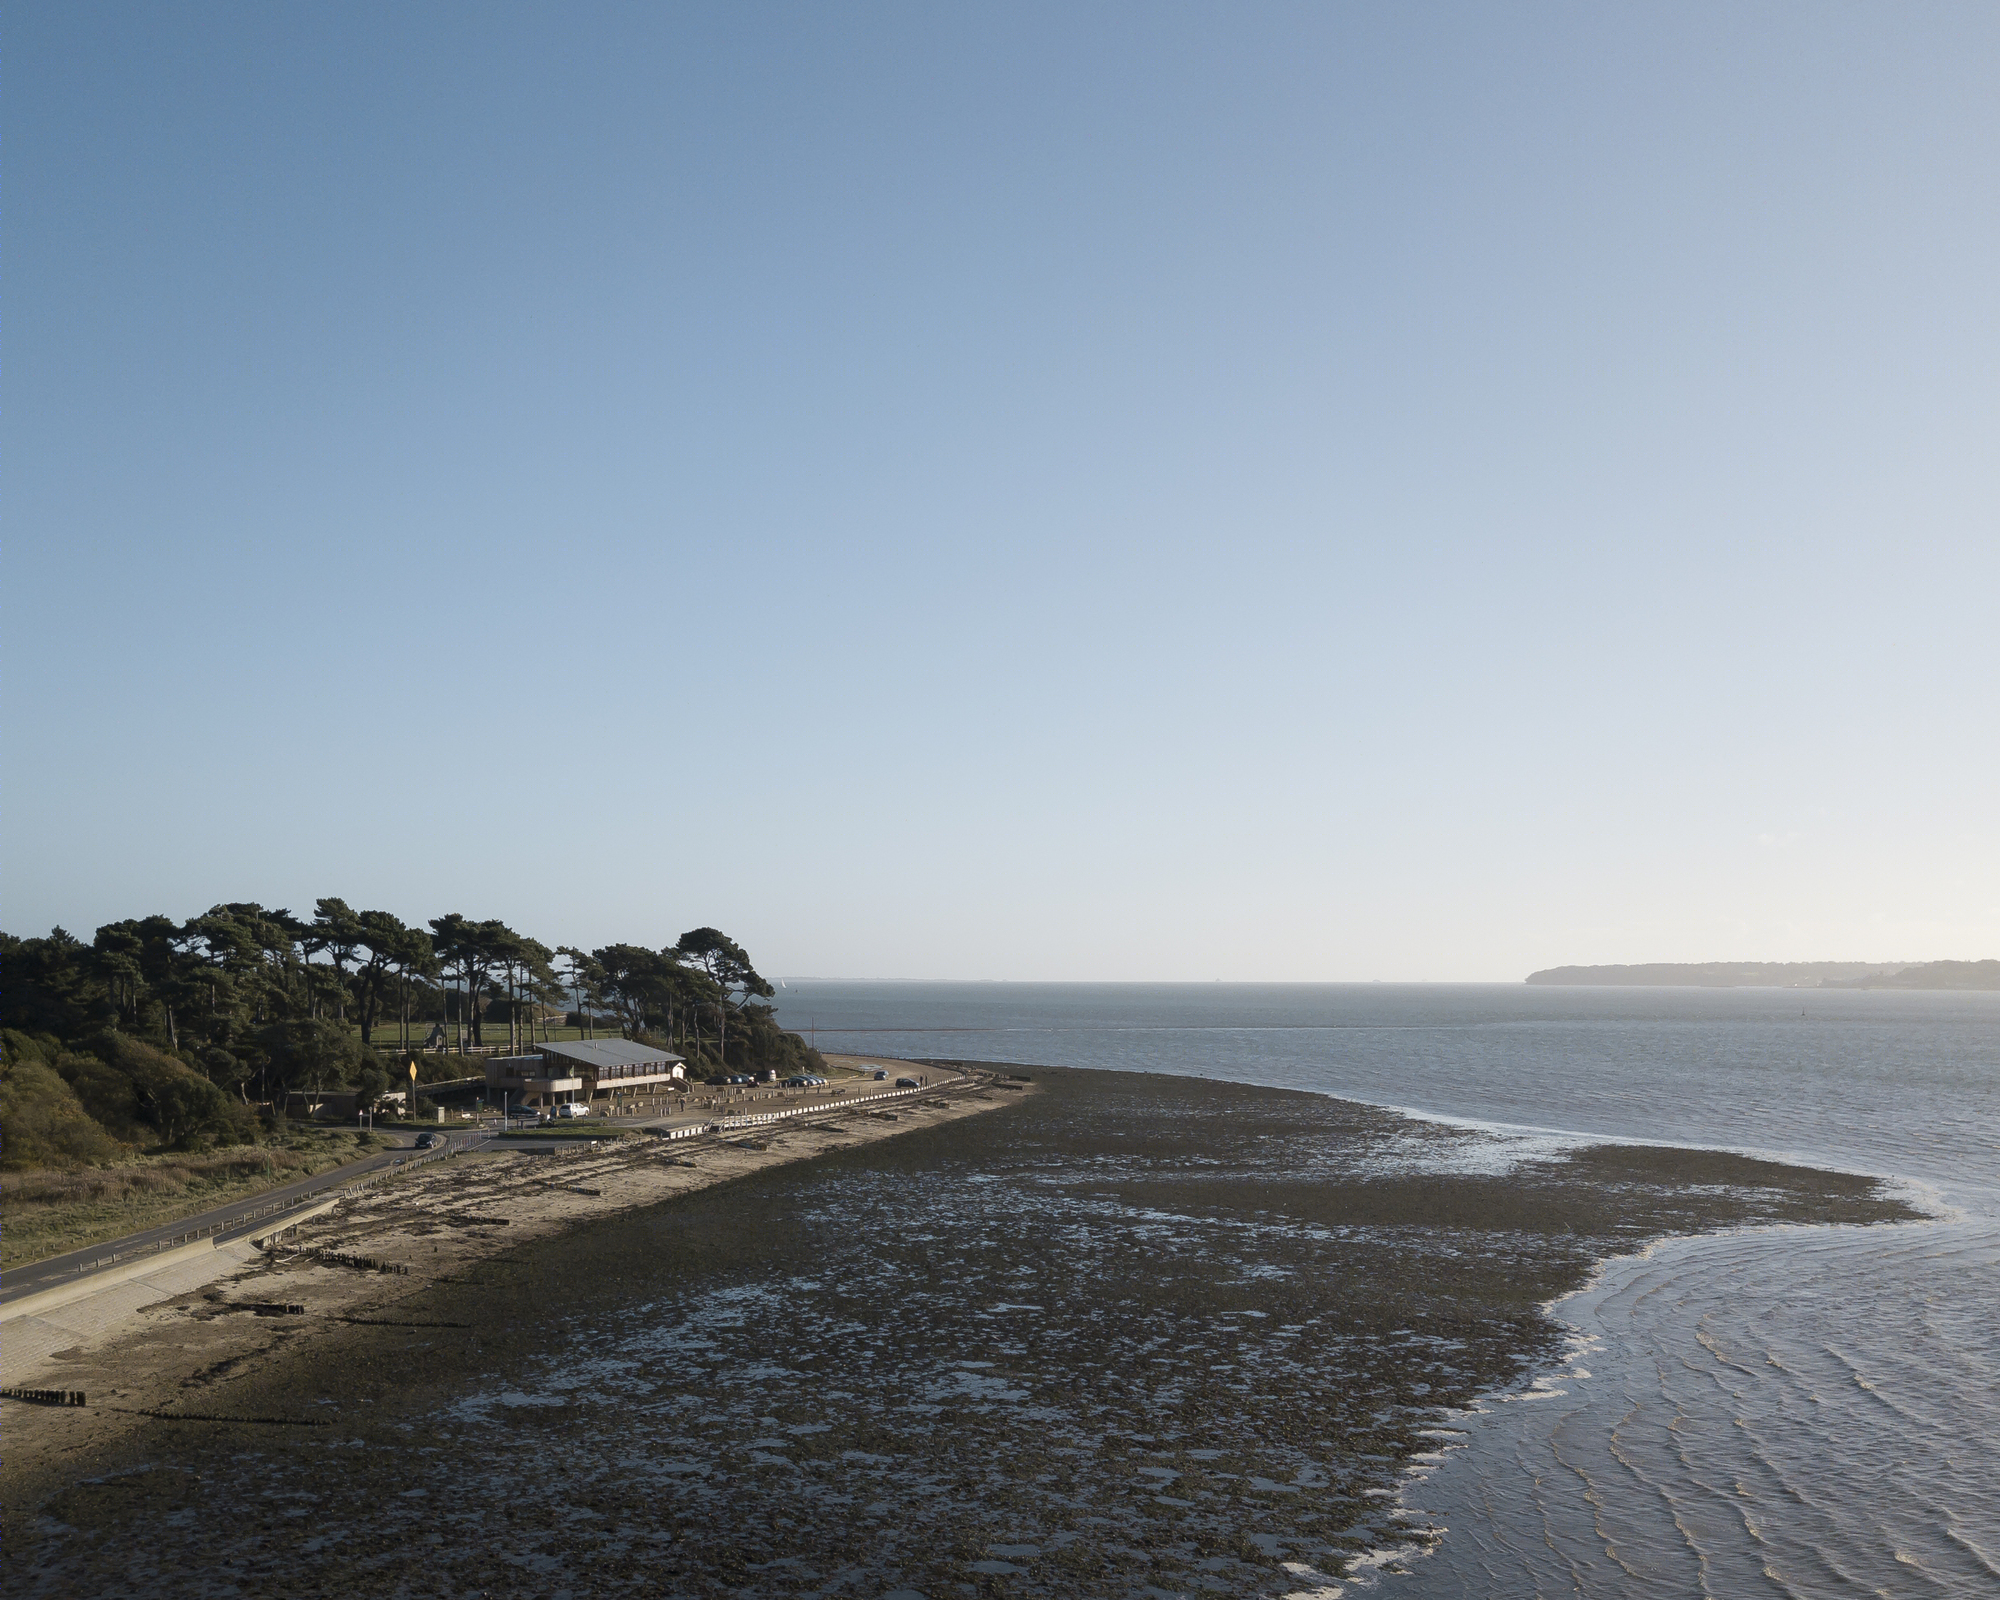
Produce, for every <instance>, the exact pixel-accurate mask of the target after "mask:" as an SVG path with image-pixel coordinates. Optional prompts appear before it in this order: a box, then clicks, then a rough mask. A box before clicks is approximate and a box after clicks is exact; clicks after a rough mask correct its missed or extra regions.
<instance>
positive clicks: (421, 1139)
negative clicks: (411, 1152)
mask: <svg viewBox="0 0 2000 1600" xmlns="http://www.w3.org/2000/svg"><path fill="white" fill-rule="evenodd" d="M437 1142H438V1136H437V1135H436V1134H434V1133H420V1134H418V1135H417V1148H418V1149H419V1150H428V1149H430V1147H431V1146H432V1145H434V1144H436V1143H437Z"/></svg>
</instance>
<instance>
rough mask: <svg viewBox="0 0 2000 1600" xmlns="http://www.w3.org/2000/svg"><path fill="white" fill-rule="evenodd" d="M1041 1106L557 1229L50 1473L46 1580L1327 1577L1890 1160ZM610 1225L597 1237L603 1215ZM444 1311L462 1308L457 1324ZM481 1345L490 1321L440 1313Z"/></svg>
mask: <svg viewBox="0 0 2000 1600" xmlns="http://www.w3.org/2000/svg"><path fill="white" fill-rule="evenodd" d="M1018 1070H1019V1071H1021V1072H1023V1073H1027V1074H1030V1075H1031V1076H1032V1078H1033V1080H1034V1092H1032V1093H1031V1094H1028V1095H1025V1096H1023V1097H1021V1098H1020V1099H1019V1101H1018V1102H1017V1103H1010V1104H1005V1105H1001V1106H999V1107H997V1108H995V1109H993V1110H990V1111H988V1112H986V1113H985V1114H982V1115H979V1116H973V1117H964V1118H959V1119H956V1120H951V1121H943V1122H939V1123H938V1124H936V1125H934V1126H929V1127H924V1128H920V1129H917V1130H915V1131H911V1132H907V1133H903V1134H901V1135H900V1136H898V1137H895V1138H886V1139H879V1140H876V1141H873V1142H870V1143H867V1144H857V1145H856V1146H854V1147H853V1148H830V1149H828V1150H826V1151H825V1152H824V1153H820V1154H817V1155H816V1156H815V1157H814V1158H813V1159H811V1160H810V1161H805V1162H797V1163H793V1164H790V1165H785V1166H773V1167H765V1168H760V1169H757V1170H752V1171H747V1172H744V1173H743V1174H742V1175H740V1176H736V1177H733V1178H730V1179H729V1180H728V1181H726V1182H721V1183H716V1184H712V1185H710V1186H707V1187H703V1188H699V1189H695V1190H692V1191H691V1192H688V1193H685V1194H681V1195H678V1196H676V1197H674V1198H670V1199H667V1200H664V1201H661V1202H659V1203H656V1204H652V1205H649V1206H646V1207H643V1208H641V1209H637V1210H631V1211H626V1212H623V1213H620V1214H618V1215H614V1216H609V1217H603V1218H599V1219H596V1220H589V1221H587V1222H585V1223H584V1224H583V1225H580V1226H574V1227H570V1228H568V1229H566V1230H564V1231H560V1232H553V1233H548V1234H545V1235H544V1236H542V1237H540V1238H537V1239H535V1240H532V1241H530V1242H527V1243H525V1244H521V1245H518V1246H516V1245H509V1246H505V1247H502V1246H500V1245H498V1244H497V1242H496V1244H495V1246H494V1248H493V1250H492V1251H491V1253H489V1254H487V1255H485V1256H484V1257H483V1258H482V1260H481V1261H480V1263H479V1264H478V1265H477V1266H476V1267H473V1268H469V1269H467V1270H465V1271H463V1272H459V1273H455V1274H453V1275H452V1276H453V1278H454V1280H455V1281H445V1282H434V1283H428V1284H425V1285H422V1286H420V1287H418V1288H417V1289H415V1290H414V1291H413V1292H412V1293H410V1294H409V1295H407V1296H405V1297H404V1298H403V1299H401V1300H400V1301H399V1303H398V1311H397V1316H396V1318H395V1319H394V1320H396V1321H398V1322H400V1323H402V1324H404V1325H403V1326H400V1327H385V1326H379V1325H357V1326H350V1327H344V1328H342V1329H340V1330H338V1331H331V1332H328V1333H327V1334H326V1335H325V1336H323V1337H320V1338H316V1339H314V1340H312V1341H310V1342H308V1343H303V1344H301V1345H300V1347H299V1348H298V1349H297V1350H296V1352H294V1353H292V1354H289V1355H283V1354H281V1355H278V1356H274V1357H273V1358H271V1359H270V1360H268V1361H266V1362H265V1363H264V1364H262V1365H261V1366H258V1367H256V1368H254V1369H253V1370H249V1371H246V1372H245V1373H244V1374H243V1375H242V1376H241V1377H235V1378H231V1379H229V1380H228V1381H227V1382H226V1383H222V1384H220V1385H213V1384H212V1385H211V1386H210V1387H209V1388H208V1389H207V1391H206V1399H205V1401H204V1409H205V1410H207V1411H209V1412H211V1413H224V1412H226V1413H227V1414H230V1415H234V1416H243V1417H249V1416H280V1417H290V1418H295V1419H299V1420H301V1421H310V1422H318V1423H324V1424H326V1426H320V1427H284V1426H272V1425H269V1424H247V1423H246V1424H230V1423H215V1422H200V1423H194V1422H156V1423H151V1424H148V1425H146V1426H144V1427H142V1428H140V1429H139V1430H138V1431H136V1432H132V1433H128V1434H125V1435H122V1436H120V1437H118V1438H116V1439H111V1440H107V1441H105V1442H103V1443H101V1444H99V1445H96V1446H94V1447H92V1448H91V1449H89V1450H88V1451H85V1452H83V1453H82V1454H80V1455H79V1456H78V1457H77V1458H75V1459H74V1460H72V1461H70V1462H67V1463H65V1464H64V1465H63V1468H62V1470H61V1471H60V1472H56V1473H53V1474H50V1475H46V1476H44V1477H42V1478H41V1479H40V1480H39V1481H37V1482H35V1483H34V1484H32V1485H29V1484H26V1483H24V1482H21V1481H15V1482H11V1483H10V1486H9V1494H8V1499H9V1507H8V1509H9V1520H10V1524H11V1526H10V1528H9V1537H8V1541H7V1555H6V1564H7V1567H8V1569H9V1582H8V1588H9V1590H10V1592H17V1593H22V1594H38V1595H42V1594H46V1595H69V1594H95V1593H124V1594H136V1595H145V1594H159V1595H169V1594H171V1595H180V1594H188V1595H192V1594H201V1595H224V1594H273V1595H277V1594H286V1595H290V1594H331V1593H358V1594H436V1595H477V1594H481V1593H490V1594H494V1595H548V1596H557V1595H563V1594H569V1595H577V1596H581V1595H593V1594H607V1595H610V1594H634V1595H639V1594H643V1595H655V1594H677V1593H680V1594H692V1595H706V1594H723V1593H730V1594H768V1595H806V1594H840V1595H858V1596H876V1595H884V1594H893V1593H898V1592H913V1593H917V1594H923V1595H927V1596H930V1597H932V1600H942V1597H943V1596H947V1595H960V1594H965V1595H971V1594H982V1593H1001V1594H1014V1595H1050V1596H1059V1595H1107V1596H1109V1595H1117V1596H1123V1595H1138V1594H1147V1593H1152V1594H1161V1593H1164V1594H1190V1595H1194V1594H1205V1593H1222V1594H1273V1595H1280V1594H1295V1593H1301V1592H1305V1593H1311V1592H1313V1591H1314V1590H1315V1589H1324V1588H1327V1587H1329V1586H1331V1585H1332V1584H1334V1583H1336V1582H1338V1581H1339V1580H1340V1579H1341V1578H1342V1577H1343V1576H1344V1575H1346V1573H1347V1572H1348V1570H1349V1568H1350V1566H1351V1564H1352V1563H1353V1562H1354V1561H1355V1560H1356V1559H1357V1558H1360V1557H1364V1556H1366V1555H1368V1553H1370V1552H1376V1553H1378V1555H1379V1553H1380V1552H1383V1551H1390V1550H1395V1549H1398V1548H1403V1547H1408V1546H1411V1545H1413V1544H1417V1543H1421V1540H1422V1534H1421V1531H1420V1530H1413V1526H1412V1524H1411V1522H1410V1521H1409V1519H1408V1518H1407V1517H1406V1516H1405V1515H1403V1514H1401V1506H1400V1502H1399V1499H1398V1493H1397V1491H1398V1488H1399V1485H1400V1484H1401V1483H1402V1481H1403V1479H1404V1475H1405V1473H1406V1471H1407V1468H1408V1466H1409V1464H1410V1463H1411V1461H1412V1460H1413V1459H1416V1458H1419V1457H1421V1456H1423V1455H1425V1454H1427V1453H1429V1452H1431V1451H1433V1450H1434V1449H1435V1448H1436V1447H1437V1445H1438V1444H1439V1443H1440V1440H1441V1437H1442V1436H1443V1435H1442V1434H1441V1432H1440V1430H1450V1429H1451V1428H1453V1427H1454V1426H1455V1421H1454V1418H1455V1414H1456V1413H1457V1411H1458V1410H1459V1409H1460V1408H1464V1407H1467V1406H1470V1405H1472V1404H1473V1403H1474V1402H1475V1401H1477V1399H1478V1398H1479V1397H1480V1396H1482V1395H1485V1394H1490V1393H1491V1392H1493V1391H1495V1390H1496V1389H1505V1388H1508V1387H1510V1386H1518V1385H1520V1384H1521V1383H1523V1382H1524V1381H1526V1379H1527V1377H1528V1375H1529V1374H1530V1373H1532V1372H1534V1371H1536V1370H1539V1369H1542V1368H1545V1367H1546V1366H1548V1365H1549V1364H1550V1363H1552V1362H1553V1361H1555V1359H1556V1358H1557V1357H1558V1355H1559V1354H1560V1343H1561V1333H1560V1330H1559V1328H1558V1327H1557V1325H1556V1324H1555V1323H1554V1322H1552V1321H1551V1320H1550V1319H1549V1317H1548V1316H1547V1315H1546V1314H1545V1313H1544V1311H1543V1307H1544V1306H1545V1305H1546V1303H1547V1302H1549V1301H1550V1300H1552V1299H1553V1298H1555V1297H1557V1296H1559V1295H1562V1294H1564V1293H1567V1292H1569V1291H1571V1290H1573V1289H1575V1288H1577V1287H1578V1286H1579V1285H1581V1284H1582V1283H1583V1282H1584V1281H1585V1280H1586V1279H1587V1277H1588V1276H1589V1274H1590V1272H1591V1269H1592V1267H1593V1264H1594V1263H1596V1262H1597V1261H1598V1260H1599V1259H1601V1258H1602V1257H1604V1256H1606V1255H1611V1254H1617V1253H1621V1252H1628V1251H1631V1250H1633V1249H1636V1248H1638V1247H1639V1246H1640V1245H1641V1243H1642V1242H1644V1241H1646V1240H1649V1239H1652V1238H1656V1237H1658V1236H1661V1235H1665V1234H1677V1233H1689V1232H1696V1231H1702V1230H1709V1229H1715V1228H1722V1227H1728V1226H1734V1225H1738V1224H1744V1223H1760V1222H1845V1223H1860V1222H1871V1221H1886V1220H1894V1219H1898V1218H1904V1217H1908V1216H1910V1215H1911V1214H1912V1213H1911V1212H1910V1211H1909V1210H1908V1208H1907V1207H1906V1206H1905V1205H1904V1204H1903V1202H1902V1201H1900V1200H1899V1199H1897V1198H1895V1197H1893V1196H1891V1195H1889V1194H1886V1193H1884V1192H1882V1191H1881V1190H1880V1189H1879V1188H1878V1186H1877V1184H1876V1183H1875V1181H1874V1180H1872V1179H1869V1178H1866V1177H1860V1176H1854V1175H1849V1174H1840V1173H1831V1172H1822V1171H1815V1170H1811V1169H1807V1168H1801V1167H1794V1166H1786V1165H1781V1164H1777V1163H1773V1162H1766V1161H1757V1160H1753V1159H1750V1158H1747V1157H1744V1156H1740V1155H1732V1154H1727V1153H1722V1152H1716V1151H1705V1150H1691V1149H1676V1148H1671V1147H1665V1146H1628V1145H1579V1146H1573V1147H1567V1148H1562V1149H1544V1150H1539V1151H1534V1152H1530V1153H1528V1154H1527V1155H1525V1156H1523V1155H1522V1153H1521V1151H1520V1149H1519V1147H1508V1146H1504V1145H1503V1144H1502V1142H1501V1141H1497V1140H1495V1139H1493V1138H1492V1137H1491V1136H1490V1135H1488V1134H1485V1133H1483V1132H1481V1131H1480V1130H1478V1129H1476V1128H1469V1127H1453V1126H1447V1125H1442V1124H1438V1123H1427V1122H1419V1121H1414V1120H1411V1119H1407V1118H1404V1117H1401V1116H1399V1115H1397V1114H1395V1113H1393V1112H1389V1111H1385V1110H1382V1109H1379V1108H1376V1107H1371V1106H1366V1105H1361V1104H1357V1103H1354V1102H1350V1101H1343V1100H1337V1099H1330V1098H1328V1097H1326V1096H1324V1095H1320V1094H1313V1093H1303V1092H1297V1091H1290V1090H1281V1089H1269V1088H1258V1087H1253V1086H1247V1085H1242V1084H1235V1083H1221V1082H1213V1081H1207V1080H1203V1079H1198V1078H1176V1077H1167V1076H1162V1075H1153V1074H1143V1073H1127V1072H1109V1071H1068V1070H1054V1069H1045V1068H1039V1067H1035V1068H1020V1069H1018ZM579 1212H580V1214H582V1215H585V1216H587V1215H588V1211H587V1208H586V1207H579ZM422 1324H432V1326H422ZM444 1324H451V1325H456V1326H439V1325H444Z"/></svg>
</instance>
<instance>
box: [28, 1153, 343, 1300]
mask: <svg viewBox="0 0 2000 1600" xmlns="http://www.w3.org/2000/svg"><path fill="white" fill-rule="evenodd" d="M364 1141H365V1142H364ZM374 1143H375V1141H373V1140H372V1139H367V1136H366V1135H361V1136H357V1135H356V1133H355V1132H353V1131H351V1130H339V1131H326V1130H320V1129H301V1130H298V1131H297V1132H295V1133H293V1134H292V1135H290V1136H289V1137H288V1138H287V1139H285V1140H284V1142H282V1143H273V1144H263V1145H233V1146H230V1147H229V1148H227V1149H222V1150H215V1151H210V1152H208V1153H206V1154H172V1153H166V1154H160V1155H143V1156H132V1157H129V1158H127V1159H125V1160H122V1161H113V1162H107V1163H105V1164H104V1165H102V1166H96V1167H85V1168H81V1169H78V1170H74V1171H67V1172H61V1171H52V1170H36V1171H28V1172H10V1173H8V1174H7V1175H6V1176H5V1178H4V1179H0V1218H4V1226H0V1268H7V1269H12V1268H14V1267H19V1266H25V1265H27V1264H28V1263H30V1262H35V1261H42V1260H45V1259H47V1258H48V1257H49V1256H55V1255H62V1254H63V1253H65V1252H66V1251H70V1250H81V1249H82V1248H83V1247H84V1246H86V1245H91V1244H101V1243H104V1242H106V1241H108V1240H111V1239H117V1238H122V1237H123V1236H124V1235H125V1234H128V1233H136V1232H139V1231H140V1230H141V1229H145V1228H152V1227H157V1226H158V1225H160V1224H161V1223H163V1222H172V1221H174V1220H176V1219H177V1218H180V1217H189V1216H194V1215H196V1214H197V1213H199V1212H203V1211H206V1210H208V1209H209V1208H210V1207H211V1206H219V1205H225V1204H227V1203H228V1202H229V1201H231V1200H239V1199H242V1198H243V1197H244V1196H246V1195H253V1194H256V1193H258V1192H260V1191H261V1190H264V1189H269V1188H272V1187H275V1186H276V1185H278V1184H281V1183H290V1182H292V1181H293V1180H294V1179H297V1178H309V1177H311V1176H313V1175H314V1174H315V1173H319V1172H325V1171H327V1170H328V1169H330V1168H332V1167H337V1166H340V1165H342V1164H343V1163H344V1162H348V1161H352V1160H354V1159H355V1158H356V1157H358V1156H361V1155H364V1154H366V1153H367V1151H368V1150H370V1149H372V1148H374Z"/></svg>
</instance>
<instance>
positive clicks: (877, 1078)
mask: <svg viewBox="0 0 2000 1600" xmlns="http://www.w3.org/2000/svg"><path fill="white" fill-rule="evenodd" d="M888 1076H889V1074H888V1073H886V1072H881V1071H877V1072H876V1074H875V1081H876V1082H877V1083H880V1082H881V1081H882V1080H883V1079H884V1078H886V1077H888Z"/></svg>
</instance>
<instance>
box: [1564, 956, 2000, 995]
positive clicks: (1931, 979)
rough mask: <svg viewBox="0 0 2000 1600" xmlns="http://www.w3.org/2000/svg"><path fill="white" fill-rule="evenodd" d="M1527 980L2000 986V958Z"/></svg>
mask: <svg viewBox="0 0 2000 1600" xmlns="http://www.w3.org/2000/svg"><path fill="white" fill-rule="evenodd" d="M1525 981H1526V982H1528V983H1531V984H1535V985H1537V986H1541V987H1550V988H1570V989H1589V988H1616V989H1921V990H1931V991H1939V990H1956V991H1960V992H1965V991H1973V990H1996V989H2000V961H1923V962H1905V961H1653V962H1644V963H1638V964H1634V965H1629V966H1602V967H1545V968H1543V969H1542V970H1541V971H1539V972H1531V973H1529V974H1528V976H1527V978H1526V980H1525Z"/></svg>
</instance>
